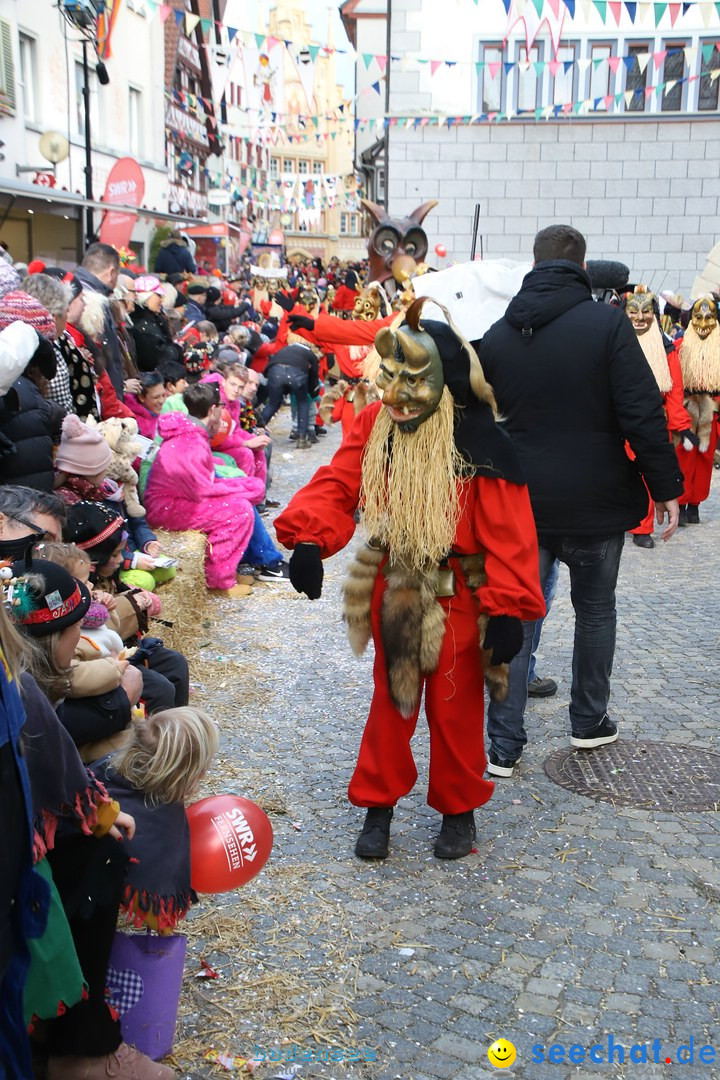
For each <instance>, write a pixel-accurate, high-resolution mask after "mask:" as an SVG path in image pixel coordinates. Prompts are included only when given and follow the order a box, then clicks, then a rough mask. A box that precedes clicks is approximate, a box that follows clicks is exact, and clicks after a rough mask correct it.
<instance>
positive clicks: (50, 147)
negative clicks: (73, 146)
mask: <svg viewBox="0 0 720 1080" xmlns="http://www.w3.org/2000/svg"><path fill="white" fill-rule="evenodd" d="M40 153H41V154H42V156H43V157H44V158H45V160H46V161H51V162H52V163H53V165H57V164H58V162H60V161H64V160H65V158H66V157H67V156H68V154H69V153H70V143H69V142H68V141H67V139H66V138H65V136H64V135H61V134H60V132H59V131H46V132H45V134H44V135H43V136H42V137H41V139H40Z"/></svg>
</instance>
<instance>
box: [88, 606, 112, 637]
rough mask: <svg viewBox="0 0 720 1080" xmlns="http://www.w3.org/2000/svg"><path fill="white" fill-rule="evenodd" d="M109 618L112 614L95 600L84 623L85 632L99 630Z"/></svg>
mask: <svg viewBox="0 0 720 1080" xmlns="http://www.w3.org/2000/svg"><path fill="white" fill-rule="evenodd" d="M109 618H110V612H109V611H108V609H107V608H106V607H105V605H104V604H98V603H97V601H95V600H93V602H92V604H91V605H90V607H89V608H88V609H87V613H86V615H85V618H84V619H83V621H82V625H83V630H99V629H100V627H101V626H104V625H105V623H106V622H107V621H108V619H109Z"/></svg>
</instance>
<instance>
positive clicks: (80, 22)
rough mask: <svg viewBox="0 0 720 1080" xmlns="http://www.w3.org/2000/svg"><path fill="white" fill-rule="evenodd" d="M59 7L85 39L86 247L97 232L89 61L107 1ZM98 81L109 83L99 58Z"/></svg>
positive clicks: (64, 1) (63, 2)
mask: <svg viewBox="0 0 720 1080" xmlns="http://www.w3.org/2000/svg"><path fill="white" fill-rule="evenodd" d="M60 10H61V11H62V13H63V15H64V16H65V18H66V19H67V20H68V22H69V23H70V24H71V25H72V26H74V27H75V28H76V29H78V30H80V32H81V33H82V36H83V42H82V69H83V89H82V96H83V106H84V111H85V167H84V169H83V172H84V173H85V199H86V200H87V203H88V205H87V207H86V208H85V246H86V247H87V245H88V244H90V243H92V238H93V236H94V235H95V223H94V220H93V209H92V206H90V203H92V202H93V187H92V131H91V127H90V67H89V63H88V44H91V45H92V46H93V48H94V49H95V53H96V55H97V39H96V32H97V20H98V17H99V16H100V15H102V13H103V12H104V10H105V0H60ZM95 71H96V74H97V79H98V82H99V83H100V85H101V86H107V84H108V83H109V82H110V76H109V75H108V71H107V68H106V67H105V65H104V64H103V62H102V60H100V58H99V57H98V61H97V64H96V66H95Z"/></svg>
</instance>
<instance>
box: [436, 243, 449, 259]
mask: <svg viewBox="0 0 720 1080" xmlns="http://www.w3.org/2000/svg"><path fill="white" fill-rule="evenodd" d="M435 254H436V255H439V256H440V258H441V259H444V258H445V256H446V255H447V248H446V247H445V245H444V244H436V245H435Z"/></svg>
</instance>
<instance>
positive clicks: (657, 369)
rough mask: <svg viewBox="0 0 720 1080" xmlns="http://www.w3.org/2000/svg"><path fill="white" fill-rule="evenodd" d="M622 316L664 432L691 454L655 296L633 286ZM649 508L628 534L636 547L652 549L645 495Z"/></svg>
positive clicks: (677, 372)
mask: <svg viewBox="0 0 720 1080" xmlns="http://www.w3.org/2000/svg"><path fill="white" fill-rule="evenodd" d="M623 307H624V308H625V314H626V315H627V316H628V318H629V319H630V322H631V323H632V325H633V329H634V330H635V333H636V334H637V339H638V345H639V346H640V348H641V349H642V351H643V352H644V354H645V358H646V360H647V362H648V364H649V365H650V368H651V370H652V373H653V375H654V376H655V381H656V382H657V384H658V390H659V391H660V394H661V397H662V401H663V408H664V410H665V418H666V420H667V427H668V432H669V433H670V437H671V438H672V439H673V442H674V443H675V444H676V447H681V448H682V449H683V450H684V451H685V452H688V451H690V452H691V451H692V449H693V447H694V446H697V444H698V441H699V440H698V438H697V436H696V435H695V434H694V432H693V431H692V424H691V420H690V415H689V413H688V411H687V409H686V408H685V406H684V404H683V400H684V391H683V377H682V369H681V367H680V357H679V356H678V353H677V349H676V348H675V343H674V342H673V341H671V340H670V339H669V338H666V337H664V336H663V333H662V330H661V329H660V316H659V310H658V304H657V300H656V298H655V295H654V294H653V293H651V292H650V290H649V289H648V288H647V286H646V285H636V286H635V290H634V292H631V293H627V294H626V296H625V297H623ZM625 449H626V450H627V452H628V456H629V457H630V458H631V460H634V459H635V455H634V454H633V452H632V450H631V449H630V446H629V444H627V445H626V447H625ZM648 501H649V507H648V512H647V514H646V516H645V517H644V518H643V520H642V521H641V522H640V524H639V525H638V527H637V528H636V529H633V530H632V538H633V543H634V544H636V545H637V547H643V548H653V547H655V541H654V540H653V538H652V533H653V529H654V526H655V503H654V502H653V500H652V499H651V498H650V494H649V492H648Z"/></svg>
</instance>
